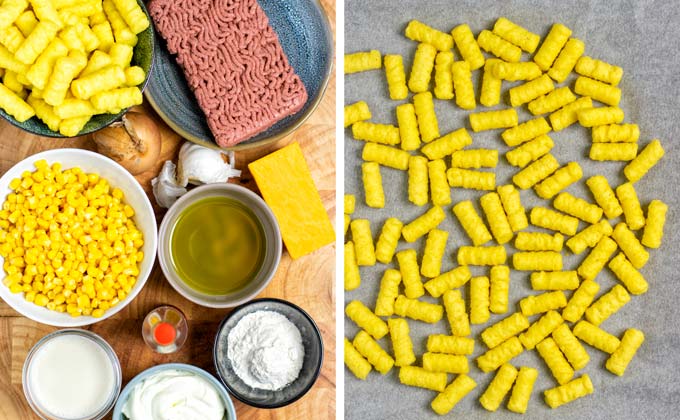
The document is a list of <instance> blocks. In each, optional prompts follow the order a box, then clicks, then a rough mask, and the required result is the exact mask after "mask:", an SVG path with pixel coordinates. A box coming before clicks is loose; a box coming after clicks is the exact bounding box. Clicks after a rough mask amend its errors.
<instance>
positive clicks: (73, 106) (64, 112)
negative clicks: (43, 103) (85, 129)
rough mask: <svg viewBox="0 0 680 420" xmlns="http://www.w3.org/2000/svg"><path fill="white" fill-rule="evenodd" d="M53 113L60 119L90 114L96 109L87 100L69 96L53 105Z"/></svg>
mask: <svg viewBox="0 0 680 420" xmlns="http://www.w3.org/2000/svg"><path fill="white" fill-rule="evenodd" d="M54 113H55V114H56V115H57V117H59V118H60V119H62V120H65V119H67V118H73V117H85V116H88V117H90V116H92V115H94V114H95V113H96V110H95V109H94V107H93V106H92V104H91V103H90V102H89V101H84V100H82V99H75V98H69V99H64V102H62V103H61V104H59V105H57V106H55V107H54Z"/></svg>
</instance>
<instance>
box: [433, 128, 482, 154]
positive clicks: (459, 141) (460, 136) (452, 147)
mask: <svg viewBox="0 0 680 420" xmlns="http://www.w3.org/2000/svg"><path fill="white" fill-rule="evenodd" d="M470 144H472V137H471V136H470V133H468V131H467V130H466V129H465V128H459V129H458V130H455V131H452V132H450V133H448V134H445V135H443V136H441V137H440V138H438V139H437V140H434V141H433V142H431V143H428V144H426V145H424V146H423V147H422V148H421V149H420V151H421V152H422V153H423V154H424V155H425V156H427V158H428V159H430V160H435V159H442V158H443V157H445V156H447V155H450V154H452V153H453V152H455V151H458V150H460V149H462V148H464V147H465V146H469V145H470Z"/></svg>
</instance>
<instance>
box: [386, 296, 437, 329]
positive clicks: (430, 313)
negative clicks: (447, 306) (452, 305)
mask: <svg viewBox="0 0 680 420" xmlns="http://www.w3.org/2000/svg"><path fill="white" fill-rule="evenodd" d="M394 313H395V314H397V315H399V316H405V317H408V318H411V319H415V320H416V321H423V322H427V323H429V324H434V323H437V322H439V321H440V320H441V319H442V316H444V308H443V307H442V306H441V305H437V304H434V303H428V302H422V301H419V300H415V299H409V298H407V297H406V296H403V295H399V296H398V297H397V300H396V301H395V302H394Z"/></svg>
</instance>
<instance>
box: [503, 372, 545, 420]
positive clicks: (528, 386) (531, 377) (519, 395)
mask: <svg viewBox="0 0 680 420" xmlns="http://www.w3.org/2000/svg"><path fill="white" fill-rule="evenodd" d="M536 378H538V370H536V369H534V368H530V367H527V366H522V367H520V368H519V372H518V373H517V379H516V380H515V385H514V386H513V387H512V394H510V399H509V400H508V410H510V411H512V412H514V413H518V414H524V413H525V412H526V411H527V406H528V405H529V399H530V398H531V391H532V390H533V388H534V383H535V382H536Z"/></svg>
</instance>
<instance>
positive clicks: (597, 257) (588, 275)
mask: <svg viewBox="0 0 680 420" xmlns="http://www.w3.org/2000/svg"><path fill="white" fill-rule="evenodd" d="M614 251H616V242H614V241H613V240H611V239H610V238H609V237H608V236H603V237H602V239H600V241H599V242H598V243H597V245H595V248H593V249H592V251H590V254H588V256H587V257H586V258H585V259H584V260H583V261H582V262H581V265H579V266H578V268H577V270H576V271H578V274H579V276H581V277H582V278H583V279H584V280H594V279H595V277H597V275H598V274H599V273H600V271H602V268H604V265H605V264H607V261H609V258H610V257H611V256H612V254H614Z"/></svg>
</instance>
